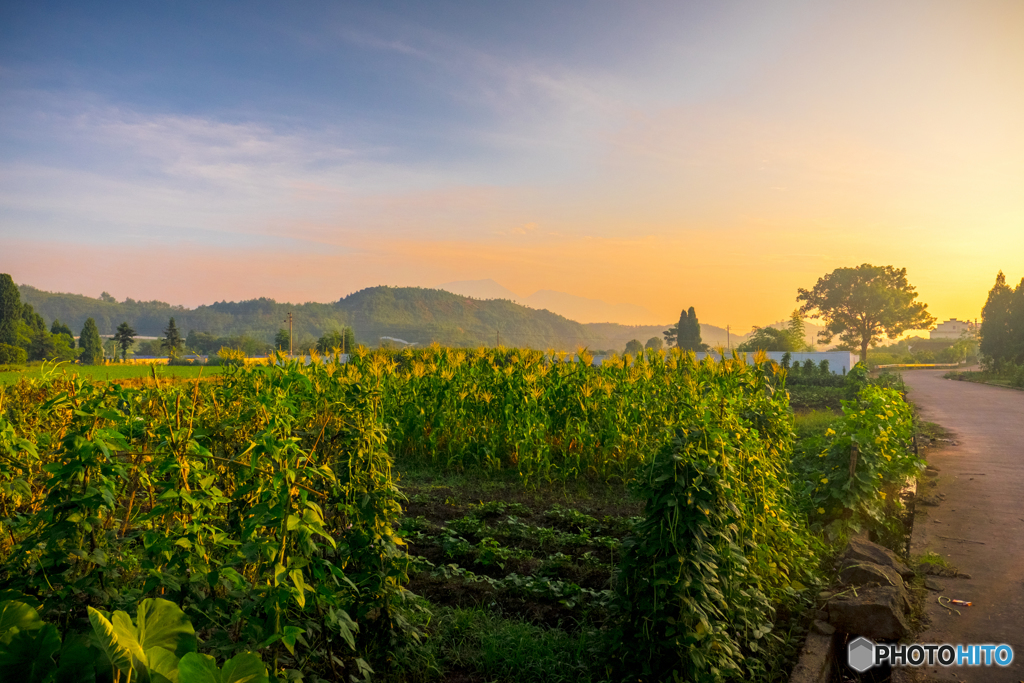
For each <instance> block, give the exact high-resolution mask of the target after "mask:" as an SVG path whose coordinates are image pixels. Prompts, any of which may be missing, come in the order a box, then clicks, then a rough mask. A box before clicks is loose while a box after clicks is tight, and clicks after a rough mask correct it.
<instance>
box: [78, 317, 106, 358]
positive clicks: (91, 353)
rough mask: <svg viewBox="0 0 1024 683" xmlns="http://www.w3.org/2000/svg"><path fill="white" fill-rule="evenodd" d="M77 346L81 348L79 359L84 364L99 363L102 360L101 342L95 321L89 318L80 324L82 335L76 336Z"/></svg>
mask: <svg viewBox="0 0 1024 683" xmlns="http://www.w3.org/2000/svg"><path fill="white" fill-rule="evenodd" d="M78 347H79V348H80V349H82V355H81V356H79V359H80V360H81V361H82V363H84V364H85V365H99V364H100V363H102V362H103V342H102V341H101V340H100V331H99V329H98V328H97V327H96V321H95V320H93V319H92V318H89V319H87V320H86V321H85V325H83V326H82V335H81V336H80V337H79V338H78Z"/></svg>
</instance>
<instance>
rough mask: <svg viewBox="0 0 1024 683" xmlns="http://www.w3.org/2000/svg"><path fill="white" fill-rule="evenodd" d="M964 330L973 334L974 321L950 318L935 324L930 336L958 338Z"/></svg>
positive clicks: (934, 337) (935, 337)
mask: <svg viewBox="0 0 1024 683" xmlns="http://www.w3.org/2000/svg"><path fill="white" fill-rule="evenodd" d="M964 332H967V333H969V334H974V323H972V322H971V321H969V320H957V319H956V318H950V319H949V320H947V321H946V322H944V323H940V324H938V325H936V326H935V329H934V330H932V331H931V338H932V339H959V338H960V336H961V335H962V334H963V333H964Z"/></svg>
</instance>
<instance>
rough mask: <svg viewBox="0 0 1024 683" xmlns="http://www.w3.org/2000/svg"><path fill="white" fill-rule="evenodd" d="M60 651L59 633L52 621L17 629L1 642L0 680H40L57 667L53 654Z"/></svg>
mask: <svg viewBox="0 0 1024 683" xmlns="http://www.w3.org/2000/svg"><path fill="white" fill-rule="evenodd" d="M58 650H60V634H59V633H58V632H57V629H56V627H54V626H53V625H52V624H46V625H44V626H42V627H41V628H37V629H31V630H24V631H19V632H17V633H15V634H14V635H13V637H12V638H11V639H10V642H8V643H4V644H2V645H0V681H19V682H22V681H23V682H24V683H42V682H43V681H45V680H48V679H49V677H50V675H51V674H52V673H53V672H54V671H55V670H56V669H57V662H56V661H54V659H53V655H54V654H56V653H57V651H58Z"/></svg>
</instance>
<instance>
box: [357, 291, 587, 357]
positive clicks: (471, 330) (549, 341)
mask: <svg viewBox="0 0 1024 683" xmlns="http://www.w3.org/2000/svg"><path fill="white" fill-rule="evenodd" d="M338 307H339V309H341V310H342V311H344V312H345V313H346V316H347V318H348V320H350V321H351V324H352V327H353V329H354V330H355V333H356V338H357V339H359V340H364V341H365V342H366V343H368V344H373V341H372V340H379V339H380V337H382V336H389V337H398V338H399V339H404V340H406V341H410V342H419V343H420V344H429V343H431V342H435V341H436V342H438V343H440V344H442V345H446V346H481V345H483V346H494V345H495V344H496V343H498V341H500V342H501V344H503V345H506V346H529V347H533V348H538V349H548V348H555V349H565V350H572V349H575V348H576V347H577V346H591V347H594V345H595V344H597V345H598V346H600V344H601V343H603V339H601V338H599V337H597V336H596V335H595V334H594V333H592V332H591V331H590V330H589V329H588V328H587V326H586V325H581V324H580V323H578V322H575V321H572V320H569V319H567V318H563V317H562V316H560V315H557V314H555V313H551V312H550V311H538V310H534V309H532V308H527V307H525V306H520V305H519V304H515V303H512V302H511V301H506V300H503V299H488V300H480V299H471V298H468V297H464V296H460V295H458V294H452V293H450V292H446V291H443V290H440V289H422V288H419V287H371V288H369V289H364V290H361V291H358V292H355V293H354V294H350V295H349V296H347V297H345V298H344V299H342V300H341V301H339V302H338ZM602 348H603V347H602Z"/></svg>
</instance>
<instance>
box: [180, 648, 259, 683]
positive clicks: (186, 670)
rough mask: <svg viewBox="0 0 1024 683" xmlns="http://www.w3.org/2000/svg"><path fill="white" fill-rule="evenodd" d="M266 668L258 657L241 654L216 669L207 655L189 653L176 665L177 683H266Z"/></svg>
mask: <svg viewBox="0 0 1024 683" xmlns="http://www.w3.org/2000/svg"><path fill="white" fill-rule="evenodd" d="M269 680H270V679H269V677H268V676H267V667H266V666H265V665H264V664H263V662H262V661H261V660H260V658H259V656H258V655H254V654H252V653H251V652H243V653H241V654H238V655H235V656H234V657H233V658H231V659H229V660H228V661H226V662H224V668H222V669H218V668H217V662H216V661H215V660H214V658H213V657H211V656H209V655H201V654H196V653H194V652H190V653H189V654H187V655H185V656H184V657H182V658H181V662H180V663H179V664H178V681H177V683H268V681H269Z"/></svg>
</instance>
